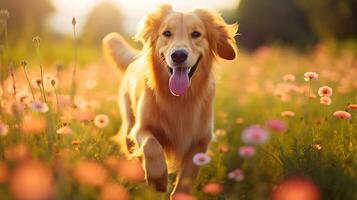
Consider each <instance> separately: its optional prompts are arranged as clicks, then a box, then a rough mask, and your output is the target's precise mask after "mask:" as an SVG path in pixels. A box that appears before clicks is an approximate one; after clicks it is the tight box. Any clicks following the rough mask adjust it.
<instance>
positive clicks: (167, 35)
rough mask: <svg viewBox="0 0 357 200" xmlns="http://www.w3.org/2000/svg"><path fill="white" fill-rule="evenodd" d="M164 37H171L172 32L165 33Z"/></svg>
mask: <svg viewBox="0 0 357 200" xmlns="http://www.w3.org/2000/svg"><path fill="white" fill-rule="evenodd" d="M162 35H164V36H165V37H171V35H172V33H171V31H164V32H163V33H162Z"/></svg>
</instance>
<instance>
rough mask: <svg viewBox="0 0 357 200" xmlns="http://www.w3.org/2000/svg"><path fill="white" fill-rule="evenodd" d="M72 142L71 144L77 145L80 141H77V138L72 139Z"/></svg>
mask: <svg viewBox="0 0 357 200" xmlns="http://www.w3.org/2000/svg"><path fill="white" fill-rule="evenodd" d="M72 144H73V145H79V144H81V141H79V140H73V141H72Z"/></svg>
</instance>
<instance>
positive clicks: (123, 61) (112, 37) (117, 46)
mask: <svg viewBox="0 0 357 200" xmlns="http://www.w3.org/2000/svg"><path fill="white" fill-rule="evenodd" d="M102 44H103V50H104V55H105V57H106V58H107V59H108V60H110V61H111V62H112V63H114V64H115V65H116V66H117V67H118V68H119V69H120V70H122V71H125V70H126V68H127V67H128V65H129V64H130V63H131V62H132V61H133V60H134V59H135V57H136V56H137V54H138V50H136V49H134V48H133V47H132V46H130V44H129V43H128V42H127V41H125V39H124V38H123V37H122V36H121V35H120V34H119V33H114V32H113V33H110V34H108V35H107V36H105V37H104V39H103V41H102Z"/></svg>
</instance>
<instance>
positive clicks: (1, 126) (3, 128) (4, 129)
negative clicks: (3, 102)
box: [0, 121, 9, 137]
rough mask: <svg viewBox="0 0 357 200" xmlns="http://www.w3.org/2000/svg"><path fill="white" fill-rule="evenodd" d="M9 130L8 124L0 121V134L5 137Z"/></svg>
mask: <svg viewBox="0 0 357 200" xmlns="http://www.w3.org/2000/svg"><path fill="white" fill-rule="evenodd" d="M8 132H9V126H8V125H6V124H5V123H3V122H1V121H0V136H1V137H5V136H6V135H7V134H8Z"/></svg>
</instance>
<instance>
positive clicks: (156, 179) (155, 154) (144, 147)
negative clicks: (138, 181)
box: [134, 130, 168, 192]
mask: <svg viewBox="0 0 357 200" xmlns="http://www.w3.org/2000/svg"><path fill="white" fill-rule="evenodd" d="M134 131H135V130H134ZM136 138H137V141H138V144H139V146H140V148H141V151H142V152H143V158H144V159H143V166H144V170H145V178H146V181H147V183H148V184H150V185H152V186H154V187H155V189H156V190H157V191H160V192H165V191H166V186H167V181H168V177H167V166H166V161H165V156H164V151H163V148H162V146H161V144H160V143H159V141H158V140H157V139H156V138H155V137H154V136H153V134H152V133H151V132H150V131H149V130H139V131H138V132H137V137H136Z"/></svg>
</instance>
